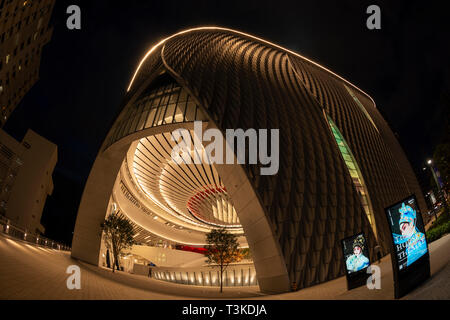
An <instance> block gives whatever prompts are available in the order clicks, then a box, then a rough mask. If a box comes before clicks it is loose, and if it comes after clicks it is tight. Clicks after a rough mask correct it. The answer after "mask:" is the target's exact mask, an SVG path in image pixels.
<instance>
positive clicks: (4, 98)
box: [0, 0, 55, 127]
mask: <svg viewBox="0 0 450 320" xmlns="http://www.w3.org/2000/svg"><path fill="white" fill-rule="evenodd" d="M54 4H55V0H40V1H36V0H0V109H1V110H0V127H3V125H4V124H5V122H6V121H7V120H8V118H9V116H10V115H11V113H12V112H13V111H14V109H15V108H16V106H17V105H18V104H19V102H20V101H21V100H22V98H23V97H24V96H25V94H26V93H27V92H28V91H29V90H30V89H31V87H33V85H34V84H35V83H36V81H37V80H38V79H39V66H40V61H41V53H42V47H43V46H44V45H45V44H47V43H48V42H49V41H50V38H51V36H52V29H51V28H50V27H49V21H50V17H51V13H52V11H53V6H54Z"/></svg>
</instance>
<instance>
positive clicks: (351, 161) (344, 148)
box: [326, 115, 378, 238]
mask: <svg viewBox="0 0 450 320" xmlns="http://www.w3.org/2000/svg"><path fill="white" fill-rule="evenodd" d="M326 117H327V120H328V123H329V124H330V128H331V132H332V133H333V137H334V139H335V140H336V143H337V145H338V146H339V150H340V151H341V155H342V158H343V159H344V162H345V164H346V165H347V169H348V171H349V173H350V176H351V177H352V181H353V185H354V186H355V189H356V191H357V192H358V195H359V198H360V200H361V204H362V206H363V208H364V212H365V214H366V216H367V219H368V220H369V223H370V226H371V227H372V230H373V233H374V235H375V238H378V237H377V232H376V231H377V229H376V225H375V219H374V216H373V210H372V205H371V203H370V199H369V193H368V191H367V187H366V184H365V183H364V179H363V177H362V174H361V170H359V167H358V164H357V162H356V159H355V157H354V156H353V154H352V152H351V151H350V148H349V147H348V145H347V143H346V142H345V140H344V137H343V135H342V134H341V132H340V131H339V129H338V128H337V126H336V124H335V123H334V122H333V120H331V118H330V117H329V116H328V115H327V116H326Z"/></svg>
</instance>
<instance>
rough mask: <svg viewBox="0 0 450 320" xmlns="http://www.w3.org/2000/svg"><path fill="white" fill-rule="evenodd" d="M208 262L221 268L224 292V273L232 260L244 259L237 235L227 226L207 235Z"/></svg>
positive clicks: (221, 283) (221, 281)
mask: <svg viewBox="0 0 450 320" xmlns="http://www.w3.org/2000/svg"><path fill="white" fill-rule="evenodd" d="M206 243H207V245H206V246H205V249H206V253H205V256H206V258H208V260H206V262H207V263H208V264H209V265H212V266H213V267H215V266H218V267H219V268H220V279H219V281H220V292H221V293H222V292H223V273H224V272H225V270H226V269H227V267H228V266H229V265H230V263H232V262H239V261H241V260H242V252H241V250H239V248H238V246H239V244H238V242H237V237H236V236H235V235H234V234H231V233H229V232H228V231H227V230H226V229H225V228H222V229H215V230H212V231H211V232H210V233H208V234H207V235H206Z"/></svg>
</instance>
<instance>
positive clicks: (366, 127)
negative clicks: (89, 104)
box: [128, 29, 425, 288]
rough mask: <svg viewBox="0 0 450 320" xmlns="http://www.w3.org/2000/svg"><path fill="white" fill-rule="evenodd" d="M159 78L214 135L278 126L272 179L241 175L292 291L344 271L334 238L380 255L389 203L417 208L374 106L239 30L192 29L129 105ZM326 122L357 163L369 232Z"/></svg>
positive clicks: (251, 172)
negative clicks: (408, 202) (357, 241)
mask: <svg viewBox="0 0 450 320" xmlns="http://www.w3.org/2000/svg"><path fill="white" fill-rule="evenodd" d="M161 72H167V73H168V74H169V75H170V76H171V77H172V78H173V79H174V80H175V81H176V82H177V83H178V84H179V85H180V86H182V87H183V88H184V90H187V92H188V93H189V95H190V96H192V97H193V99H194V100H195V102H196V105H198V106H199V107H200V108H202V109H203V111H204V112H205V113H207V114H208V115H209V117H210V118H211V119H212V120H213V121H214V122H215V123H216V125H217V126H218V127H219V128H221V129H222V130H223V131H225V130H226V129H237V128H242V129H244V130H246V129H250V128H254V129H280V169H279V172H278V174H276V175H274V176H260V175H259V172H260V170H259V167H258V165H247V166H246V167H245V169H246V173H247V176H248V179H249V180H250V181H251V184H252V186H253V188H254V189H255V191H256V193H257V195H258V197H259V201H260V202H261V204H262V205H263V207H264V209H265V214H266V216H267V219H268V221H269V222H270V226H271V228H272V230H273V231H274V234H275V237H276V238H277V239H276V240H277V241H278V243H279V245H280V247H281V250H282V254H283V257H284V261H285V263H286V266H287V271H288V275H289V280H290V282H291V283H292V282H294V281H295V282H296V283H297V286H298V288H303V287H307V286H311V285H313V284H317V283H320V282H324V281H327V280H331V279H334V278H336V277H338V276H341V275H343V274H344V265H343V261H342V250H341V247H340V240H341V239H343V238H345V237H348V236H350V235H353V234H356V233H359V232H361V231H363V232H365V234H366V236H367V238H368V241H369V244H370V251H371V256H373V248H374V247H375V245H376V242H377V241H378V243H379V244H380V245H381V247H382V249H383V253H384V254H387V253H388V251H389V242H388V241H389V236H388V225H387V223H386V221H385V216H384V208H385V207H387V206H388V205H390V204H392V203H395V202H396V201H398V200H400V199H403V198H405V197H406V196H408V195H409V194H411V193H415V194H416V196H417V197H418V200H419V205H420V207H421V208H425V202H424V199H423V196H422V194H421V191H420V189H419V186H418V183H417V181H416V178H415V176H414V173H413V171H412V168H411V166H410V164H409V162H408V160H407V159H406V157H405V155H404V153H403V151H402V149H401V147H400V145H399V144H398V142H397V140H396V139H395V137H394V135H393V133H392V132H391V130H390V129H389V127H388V125H387V124H386V122H385V121H384V120H383V118H382V117H381V115H380V113H379V112H378V110H377V108H376V106H375V104H374V102H373V100H372V99H371V98H370V97H369V96H367V95H366V94H365V93H364V92H362V91H361V90H359V89H358V88H357V87H355V86H353V85H352V84H350V83H349V82H347V81H345V80H343V79H342V78H340V77H339V76H337V75H335V74H334V73H332V72H330V71H329V70H327V69H325V68H322V67H321V66H318V65H317V64H315V63H313V62H311V61H309V60H308V59H305V58H303V57H301V56H299V55H297V54H295V53H293V52H290V51H287V50H284V49H283V48H281V47H278V46H276V45H273V44H270V43H268V42H265V41H263V40H261V39H257V38H254V37H251V36H249V35H245V34H242V33H239V32H234V31H231V30H224V29H203V30H192V31H190V32H185V33H182V34H179V35H176V36H174V37H171V38H169V39H168V40H166V41H165V42H164V43H162V44H161V45H159V46H157V47H155V49H154V50H153V51H152V52H151V54H149V56H148V57H147V59H146V60H145V61H144V62H143V63H142V65H141V66H140V68H139V70H138V72H137V73H136V76H135V78H134V79H133V83H132V85H131V86H130V92H129V96H128V98H129V99H136V101H137V100H139V96H140V95H141V93H142V92H145V90H146V88H148V87H149V85H151V82H152V79H154V78H156V77H157V76H158V75H160V74H161ZM136 97H137V98H136ZM327 117H329V118H330V119H331V120H332V122H333V123H334V124H335V126H336V127H337V128H338V129H339V132H340V134H341V135H342V137H343V138H344V140H345V142H346V145H347V146H348V148H349V149H350V150H351V153H352V156H353V157H354V159H355V160H356V163H357V165H358V169H359V171H360V174H361V176H362V179H363V180H364V184H365V186H364V188H365V189H364V190H367V193H368V198H369V199H370V210H371V214H372V215H373V217H374V220H375V221H374V222H373V223H374V224H375V226H374V227H372V228H371V226H370V222H369V220H368V218H367V215H366V213H365V210H364V206H363V203H362V200H361V199H362V198H361V196H360V194H358V191H357V188H356V187H355V184H354V180H352V177H351V174H350V172H349V168H348V167H347V165H346V162H345V159H344V158H343V155H342V154H341V152H340V150H339V146H338V144H337V143H336V140H335V138H334V136H333V133H332V130H331V127H330V124H329V122H328V120H327ZM368 207H369V206H367V208H368ZM366 210H368V209H366ZM238 214H239V212H238ZM372 230H377V234H376V235H375V234H374V233H373V231H372ZM244 231H245V230H244Z"/></svg>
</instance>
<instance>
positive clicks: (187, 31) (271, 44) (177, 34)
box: [127, 26, 377, 108]
mask: <svg viewBox="0 0 450 320" xmlns="http://www.w3.org/2000/svg"><path fill="white" fill-rule="evenodd" d="M199 30H221V31H228V32H232V33H236V34H239V35H243V36H246V37H249V38H252V39H255V40H258V41H260V42H263V43H265V44H268V45H270V46H273V47H276V48H278V49H281V50H283V51H285V52H288V53H290V54H292V55H295V56H297V57H299V58H302V59H304V60H306V61H308V62H309V63H312V64H313V65H315V66H316V67H319V68H321V69H323V70H325V71H326V72H329V73H331V74H332V75H334V76H335V77H337V78H338V79H340V80H342V81H344V82H345V83H347V84H349V85H350V86H352V87H353V88H355V89H357V90H358V91H360V92H361V93H363V94H364V95H366V96H367V97H368V98H369V99H370V100H371V101H372V103H373V105H374V107H375V108H376V107H377V105H376V103H375V101H374V100H373V98H372V97H371V96H370V95H369V94H367V93H366V92H365V91H364V90H362V89H360V88H359V87H357V86H356V85H354V84H353V83H351V82H350V81H348V80H346V79H344V78H343V77H341V76H340V75H338V74H336V73H334V72H333V71H331V70H330V69H328V68H326V67H324V66H322V65H320V64H319V63H317V62H315V61H313V60H311V59H308V58H307V57H305V56H303V55H301V54H299V53H297V52H295V51H292V50H289V49H286V48H284V47H282V46H280V45H277V44H275V43H272V42H270V41H267V40H264V39H262V38H259V37H256V36H253V35H251V34H248V33H245V32H241V31H238V30H233V29H230V28H223V27H215V26H204V27H197V28H190V29H186V30H183V31H180V32H177V33H175V34H173V35H171V36H169V37H167V38H165V39H163V40H161V41H160V42H158V43H157V44H156V45H155V46H153V47H152V48H151V49H150V50H149V51H148V52H147V53H146V54H145V56H144V58H143V59H142V60H141V61H140V63H139V65H138V67H137V69H136V71H135V73H134V75H133V77H132V79H131V81H130V84H129V86H128V88H127V92H129V91H130V90H131V87H132V86H133V83H134V81H135V79H136V77H137V75H138V74H139V71H140V69H141V68H142V66H143V65H144V63H145V61H146V60H147V58H148V57H149V56H150V55H151V54H152V53H153V52H154V51H155V50H156V49H157V48H158V47H160V46H161V45H163V44H164V43H166V42H167V41H169V40H170V39H172V38H175V37H177V36H179V35H182V34H185V33H189V32H194V31H199Z"/></svg>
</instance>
